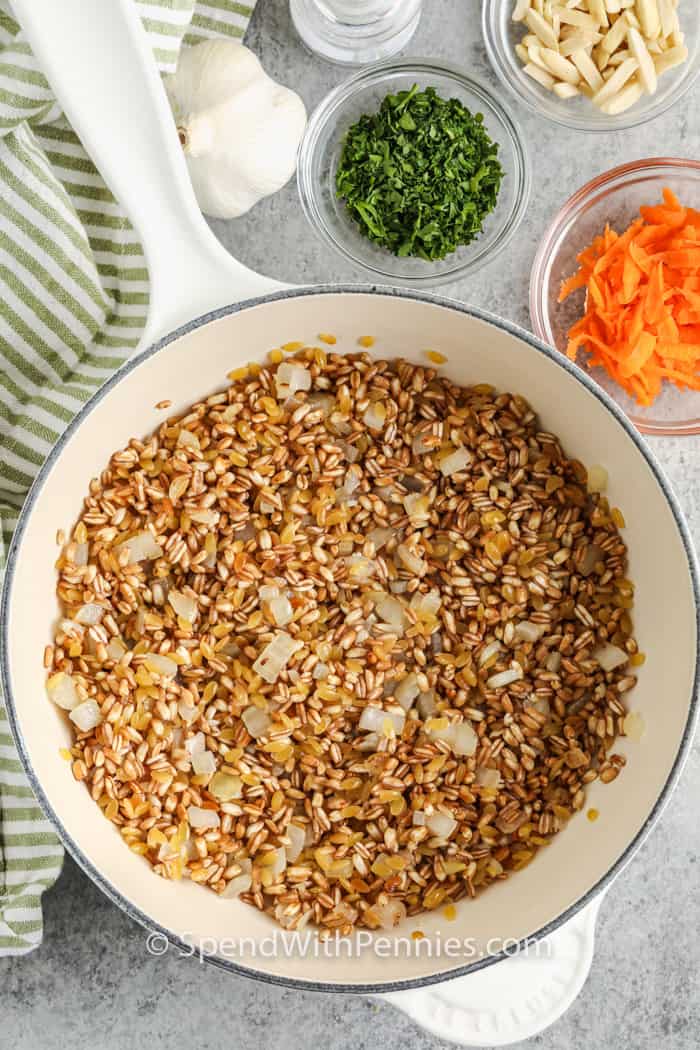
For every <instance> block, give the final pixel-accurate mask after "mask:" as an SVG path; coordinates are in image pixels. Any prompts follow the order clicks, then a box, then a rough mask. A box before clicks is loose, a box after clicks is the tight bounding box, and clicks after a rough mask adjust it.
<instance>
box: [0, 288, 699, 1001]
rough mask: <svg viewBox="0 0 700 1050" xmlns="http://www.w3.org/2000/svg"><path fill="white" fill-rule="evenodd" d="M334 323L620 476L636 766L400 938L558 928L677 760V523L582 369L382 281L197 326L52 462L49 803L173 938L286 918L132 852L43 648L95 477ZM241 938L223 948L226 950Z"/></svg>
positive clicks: (39, 583)
mask: <svg viewBox="0 0 700 1050" xmlns="http://www.w3.org/2000/svg"><path fill="white" fill-rule="evenodd" d="M322 331H331V332H334V333H335V334H336V335H337V337H338V343H337V346H336V348H335V349H337V350H340V351H343V350H347V351H351V350H355V349H357V347H356V339H357V337H358V336H359V335H365V334H372V335H374V336H375V337H376V340H377V341H376V346H375V348H374V349H373V351H372V352H373V353H377V354H378V355H381V356H387V357H394V356H405V357H407V358H409V359H412V360H416V361H421V360H422V361H425V357H424V351H425V350H426V349H434V350H439V351H441V352H442V353H444V354H446V355H447V357H448V363H447V364H446V365H444V366H443V368H444V370H445V371H446V372H447V373H448V374H449V375H450V376H451V378H453V379H455V380H456V381H458V382H461V383H472V382H490V383H493V384H494V385H496V386H497V387H499V388H501V389H510V390H514V391H518V392H520V393H521V394H523V395H524V396H525V397H527V398H528V399H529V400H530V401H531V402H532V404H533V406H534V407H535V408H536V409H537V410H538V411H539V413H540V416H541V419H542V422H543V425H544V426H545V427H546V429H548V430H551V431H554V432H556V433H557V434H558V435H560V436H561V438H562V440H563V443H564V447H565V448H566V450H567V451H568V452H569V454H571V455H575V456H576V457H578V458H579V459H581V460H583V461H584V462H585V463H587V464H588V465H591V464H594V463H601V464H603V465H605V467H606V468H607V469H608V471H609V474H610V479H611V480H610V486H609V495H610V498H611V501H612V503H613V504H614V505H617V506H619V507H621V508H622V510H623V512H624V515H625V518H626V520H627V528H626V530H625V538H626V540H627V542H628V544H629V549H630V562H631V566H630V574H631V576H632V578H633V579H634V580H635V583H636V587H637V591H636V611H635V624H636V635H637V638H638V640H639V644H640V648H641V649H642V650H643V651H644V652H646V653H647V662H646V664H645V666H644V667H643V668H642V669H641V672H640V680H639V684H638V686H637V688H636V689H635V691H634V692H633V693H632V695H631V705H630V706H631V707H632V709H634V710H636V711H640V712H641V713H642V714H643V717H644V719H645V722H646V727H647V729H646V733H645V734H644V736H643V738H642V740H641V741H640V742H639V743H633V742H621V744H620V748H619V749H620V750H621V751H623V752H624V753H626V754H627V755H628V767H627V769H626V770H625V771H624V772H623V774H622V775H621V776H620V777H619V778H618V780H617V781H615V782H614V783H613V784H611V785H609V786H607V787H606V786H602V785H599V784H595V785H594V786H593V787H592V789H591V790H590V793H589V800H588V803H587V805H592V806H595V807H597V808H598V809H599V810H600V814H601V815H600V818H599V820H598V821H597V822H596V823H591V822H589V821H588V820H586V818H585V816H584V815H579V816H578V817H577V818H576V819H574V820H573V821H572V822H571V824H570V825H569V827H568V828H567V829H566V830H565V831H564V832H563V833H562V834H561V835H559V836H557V838H556V840H555V841H554V843H553V844H552V845H551V846H550V847H548V848H547V849H546V850H544V851H543V852H542V854H541V855H540V856H539V857H538V858H537V859H536V861H535V862H534V863H533V864H532V865H531V866H530V867H529V868H527V869H525V870H524V871H522V872H520V873H518V874H517V875H516V876H514V877H513V878H511V879H509V880H507V881H506V882H504V883H502V884H500V885H499V886H497V887H493V888H491V889H489V890H488V892H486V893H484V894H483V896H481V897H480V898H478V899H477V900H476V901H465V902H462V903H460V904H459V905H458V909H457V918H456V920H455V921H451V922H450V921H448V920H446V919H445V917H444V916H443V915H442V913H441V912H440V911H438V912H437V913H436V914H432V915H430V916H420V917H418V918H416V919H412V920H409V921H407V922H406V924H405V926H404V927H402V928H400V929H399V930H398V931H397V933H399V934H401V935H404V936H405V935H408V934H410V932H411V931H412V930H415V929H421V930H422V931H423V932H424V933H425V934H426V936H430V935H431V934H434V933H436V931H440V933H441V935H442V937H443V938H446V937H448V936H449V937H473V938H476V939H477V940H478V941H479V942H481V943H485V942H487V941H488V940H489V939H490V938H516V939H518V940H519V939H522V938H524V937H527V936H529V935H531V934H532V933H533V932H535V931H538V930H540V929H542V928H543V927H545V926H546V925H547V924H549V923H551V922H552V921H553V920H555V919H556V918H557V917H558V916H560V915H562V914H563V913H564V912H565V911H566V910H567V909H568V908H570V907H571V906H572V905H573V904H575V902H576V901H578V900H579V899H581V898H582V897H583V896H584V895H585V894H586V893H587V892H588V891H589V890H590V889H591V888H592V887H593V886H595V885H596V884H597V883H598V882H599V881H600V880H601V878H603V877H604V876H605V875H606V873H607V872H608V871H609V870H610V869H611V868H612V867H613V866H614V865H615V863H616V862H617V861H618V859H619V858H620V857H621V856H622V855H623V854H624V853H625V851H626V850H627V849H628V847H629V845H630V843H631V842H632V841H633V840H634V839H635V837H636V836H637V835H638V833H639V832H640V830H641V829H642V828H643V827H644V825H645V823H646V821H647V819H648V817H649V814H650V812H651V811H652V809H653V808H654V805H655V803H656V801H657V799H658V797H659V795H660V794H661V793H662V791H663V789H664V786H665V784H666V782H667V780H668V778H669V775H670V774H671V771H672V769H673V767H674V763H675V762H676V759H677V756H678V752H679V748H680V745H681V740H682V738H683V734H684V731H685V730H686V727H687V724H688V720H689V717H690V711H691V698H692V693H693V682H694V676H695V661H696V609H695V600H694V593H693V586H692V582H691V572H690V569H689V561H688V557H689V556H688V554H687V552H686V550H685V547H684V544H683V541H682V537H681V534H680V532H679V528H678V525H677V523H676V520H675V518H674V515H673V513H672V511H671V509H670V506H669V504H668V501H667V499H666V497H665V495H664V493H663V491H662V488H661V486H660V485H659V483H658V481H657V479H656V478H655V476H654V473H653V471H652V469H651V468H650V466H649V464H648V463H647V461H646V460H645V458H644V456H643V455H642V453H641V452H640V450H639V448H638V447H637V446H636V444H635V442H634V440H633V439H632V438H631V436H630V435H629V434H628V433H627V432H626V431H625V429H624V428H623V427H622V426H621V425H620V423H619V422H618V421H617V419H616V418H615V417H614V415H613V414H612V413H611V412H610V411H609V410H608V408H607V407H606V406H605V405H604V404H603V403H602V402H601V401H600V400H599V399H598V398H597V397H596V396H595V395H594V394H593V393H591V391H589V390H588V389H587V388H586V387H585V386H584V385H583V384H582V383H581V382H580V381H579V380H578V379H576V378H575V377H574V376H573V375H571V374H570V373H569V372H567V371H566V370H565V369H564V368H562V367H561V366H560V365H559V364H557V363H556V362H555V361H553V360H552V359H550V358H548V357H547V356H546V355H545V354H543V353H541V352H539V351H538V350H536V349H535V348H533V347H532V346H530V345H529V344H528V343H526V342H525V341H523V340H521V339H519V338H518V337H517V336H516V335H513V334H511V333H509V332H508V331H506V330H504V329H501V328H499V327H498V326H496V325H494V324H491V323H487V322H486V321H483V320H480V319H477V318H475V317H472V316H470V315H469V314H467V313H464V312H462V311H460V310H458V309H454V308H451V307H450V306H449V305H447V304H437V303H432V302H429V301H424V300H420V299H415V298H406V299H404V298H401V297H400V296H398V295H386V294H381V293H369V292H367V293H348V292H346V293H342V292H334V293H330V294H310V295H301V296H291V297H287V298H281V299H277V300H273V301H269V302H264V303H261V304H257V305H253V306H250V307H247V308H244V309H242V310H240V311H239V312H234V313H231V314H229V315H227V316H224V317H222V318H220V319H218V320H215V321H213V322H210V323H208V324H205V325H203V326H201V327H198V328H195V329H194V330H193V331H191V332H189V333H188V334H186V335H184V336H182V337H181V338H179V339H178V340H176V341H174V342H172V343H170V344H169V345H167V346H165V347H164V348H163V349H161V350H160V351H159V352H157V353H155V354H154V355H152V356H150V357H148V358H147V359H146V360H144V361H142V362H141V363H140V364H139V365H138V366H137V367H136V368H134V369H133V370H132V371H131V372H129V373H128V374H126V375H125V376H124V377H123V378H122V379H121V381H120V382H118V383H117V384H116V385H115V386H113V387H112V389H111V390H109V392H108V393H107V394H106V395H105V396H104V397H103V398H102V399H101V400H100V401H99V402H98V403H97V404H96V405H95V407H94V408H93V409H92V411H91V412H90V413H89V414H88V415H86V416H85V418H84V419H83V420H82V422H81V424H80V426H79V427H78V428H77V430H76V431H75V432H74V433H73V434H72V436H71V437H70V439H69V440H68V442H67V444H66V445H65V446H64V447H63V449H62V450H61V452H60V454H59V455H58V457H57V458H56V459H55V461H54V463H53V466H52V469H51V470H50V472H49V473H48V476H47V477H46V479H45V482H44V484H43V487H42V488H41V490H40V491H39V492H38V494H37V495H36V499H35V502H34V506H33V509H32V511H31V514H30V515H29V518H28V521H27V524H26V529H25V532H24V535H23V537H22V540H21V544H20V546H19V549H18V554H17V559H16V564H15V567H14V577H13V581H12V586H11V592H10V595H9V606H8V617H9V620H8V629H9V646H8V652H7V654H6V657H7V669H8V674H9V680H10V683H11V689H12V700H11V702H12V705H13V708H14V716H15V720H16V725H17V728H18V730H19V733H20V735H21V737H22V739H23V746H24V748H25V750H26V753H27V754H28V756H29V759H30V761H31V765H32V768H33V771H34V774H35V776H36V778H37V780H38V783H39V784H40V786H41V789H42V790H43V792H44V793H45V796H46V799H47V800H48V803H49V805H50V806H51V808H52V809H53V811H54V813H55V814H57V816H58V818H59V820H60V822H61V824H62V825H63V828H64V829H65V833H66V835H67V836H69V838H70V839H71V840H72V841H73V843H75V846H76V847H77V849H78V850H79V851H81V852H82V853H83V854H84V855H85V857H87V858H88V860H89V862H90V864H91V865H92V866H93V867H94V869H96V871H97V872H98V873H99V876H100V877H101V879H102V880H103V882H106V883H108V884H110V886H111V887H113V889H114V890H115V891H116V892H117V893H118V894H119V895H121V897H122V898H124V899H125V900H126V901H127V902H129V905H130V907H131V910H132V911H133V910H138V911H139V912H140V913H142V916H145V917H146V918H147V920H150V921H152V922H154V923H157V924H158V925H160V926H162V927H164V928H165V929H166V930H169V931H171V932H172V933H173V934H175V935H176V936H177V937H179V938H184V939H189V940H193V941H197V940H199V939H200V938H204V939H210V938H214V939H216V940H221V939H222V938H234V939H237V938H241V937H247V938H255V939H257V940H260V939H262V938H265V937H267V936H268V935H269V933H270V932H271V931H272V930H273V929H275V927H274V925H273V923H272V922H271V920H269V919H268V918H267V917H265V916H263V915H261V914H260V913H258V912H257V911H256V910H254V909H253V908H250V907H248V906H246V905H244V904H242V903H240V902H238V901H222V900H220V899H218V898H217V897H216V896H215V895H214V894H212V893H210V892H207V891H205V890H203V889H201V888H200V887H198V886H196V885H193V884H190V883H186V882H182V883H169V882H166V881H163V880H161V879H159V878H158V877H157V876H156V875H154V874H153V873H152V871H151V869H150V867H149V866H148V864H147V863H146V862H145V861H144V860H143V859H141V858H140V857H137V856H135V855H134V854H132V853H130V852H129V850H128V849H127V848H126V846H125V845H124V844H123V842H122V840H121V839H120V837H119V835H118V834H117V832H116V831H115V829H114V827H113V826H112V825H111V824H110V823H108V822H107V821H106V820H105V819H104V818H103V817H102V815H101V813H100V811H99V809H98V808H97V806H96V805H95V804H94V803H93V802H92V801H91V799H90V797H89V794H88V792H87V791H86V790H85V788H84V786H83V785H81V784H78V783H76V782H75V781H74V780H73V778H72V776H71V773H70V768H69V766H68V764H67V763H66V762H65V761H64V760H63V759H62V758H61V757H60V756H59V748H60V747H62V746H66V745H67V744H68V742H69V740H70V736H71V734H70V732H69V729H68V725H67V722H66V719H65V717H64V713H63V712H61V711H59V710H58V709H56V708H55V707H53V705H52V704H51V703H50V702H49V701H48V699H47V698H46V694H45V689H44V679H45V674H44V671H43V668H42V651H43V647H44V645H45V644H46V643H47V642H48V641H49V640H50V638H51V631H52V625H53V622H54V620H55V617H56V613H57V604H56V601H55V598H54V589H55V570H54V562H55V559H56V555H57V547H56V539H55V537H56V530H57V528H59V527H63V528H65V529H66V530H68V529H70V527H71V525H72V524H73V523H74V521H75V519H76V516H77V514H78V512H79V509H80V506H81V502H82V498H83V495H84V493H85V492H86V491H87V488H88V484H89V481H90V479H91V478H92V477H94V476H95V475H97V474H98V473H99V472H100V470H101V468H102V467H103V466H104V464H105V463H106V462H107V460H108V458H109V456H110V454H111V453H112V452H113V451H114V450H115V449H117V448H120V447H121V446H122V445H123V444H125V443H126V442H127V441H128V440H129V438H131V437H132V436H134V435H138V436H144V435H146V434H148V433H149V432H150V431H151V430H152V429H153V428H154V427H155V426H156V425H158V424H159V423H160V422H161V421H162V419H163V418H164V415H165V413H164V412H163V411H162V410H161V411H158V410H156V409H155V407H154V406H155V404H156V402H158V401H160V400H162V399H164V398H168V399H170V400H171V401H172V403H173V407H172V409H169V410H168V414H172V413H173V412H175V411H178V410H180V409H184V408H185V407H186V406H187V405H189V404H191V403H192V401H194V400H196V399H197V398H198V397H200V396H203V395H206V394H209V393H211V392H213V391H214V390H216V389H218V388H221V387H222V386H223V385H225V383H226V379H225V376H226V373H227V372H228V371H229V370H230V369H231V368H234V367H236V366H238V365H240V364H243V363H245V362H247V361H249V360H254V359H258V360H262V359H263V358H264V355H265V354H266V352H267V351H268V350H269V349H270V348H272V347H274V346H278V345H279V344H280V343H283V342H287V341H289V340H292V339H294V340H296V339H304V340H309V341H313V342H315V341H316V339H317V333H318V332H322ZM228 951H230V949H228ZM228 958H229V960H230V961H233V962H235V963H238V964H239V965H243V966H245V965H248V966H250V968H251V969H252V970H254V971H258V972H262V973H265V974H268V975H271V976H273V977H277V978H289V979H292V980H296V981H311V982H319V983H325V984H327V985H328V984H343V985H368V984H375V985H381V984H384V983H391V982H397V981H404V980H412V979H420V978H425V977H427V976H430V975H435V974H437V973H442V972H447V971H449V970H451V969H455V968H463V967H464V965H465V963H466V962H469V961H471V960H467V959H463V958H446V957H442V958H435V957H433V958H430V957H427V955H426V956H424V957H421V958H410V959H408V958H406V957H405V955H404V956H402V957H399V958H379V957H377V956H376V955H374V954H373V953H372V952H369V951H367V952H365V953H364V954H363V955H362V957H361V958H360V959H358V958H352V959H348V958H344V957H343V958H340V959H328V958H324V957H323V956H321V957H319V958H314V957H313V956H311V955H310V956H307V957H305V958H299V957H293V958H285V957H284V956H283V957H278V958H251V957H250V954H247V955H246V956H244V957H243V958H238V957H236V956H235V955H230V954H229V955H228Z"/></svg>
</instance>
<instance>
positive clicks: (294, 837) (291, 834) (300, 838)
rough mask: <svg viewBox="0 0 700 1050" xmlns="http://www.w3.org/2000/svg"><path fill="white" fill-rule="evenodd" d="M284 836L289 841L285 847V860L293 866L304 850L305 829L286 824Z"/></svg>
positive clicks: (296, 825)
mask: <svg viewBox="0 0 700 1050" xmlns="http://www.w3.org/2000/svg"><path fill="white" fill-rule="evenodd" d="M285 835H286V836H287V838H288V839H289V845H288V846H285V850H286V853H287V860H288V861H289V863H290V864H293V863H294V861H295V860H297V859H298V857H299V854H300V853H301V851H302V850H303V848H304V844H305V842H306V830H305V828H300V827H299V825H298V824H288V825H287V827H286V829H285Z"/></svg>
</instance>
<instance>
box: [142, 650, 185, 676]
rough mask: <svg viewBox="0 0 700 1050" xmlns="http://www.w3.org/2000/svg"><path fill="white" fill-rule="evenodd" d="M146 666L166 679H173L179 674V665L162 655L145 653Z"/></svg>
mask: <svg viewBox="0 0 700 1050" xmlns="http://www.w3.org/2000/svg"><path fill="white" fill-rule="evenodd" d="M143 662H144V666H145V667H146V668H147V669H148V670H149V671H152V672H153V674H158V675H160V676H161V677H164V678H173V677H174V676H175V675H176V674H177V666H178V665H177V664H176V663H175V661H174V660H171V659H170V657H169V656H164V655H163V654H162V653H145V655H144V661H143Z"/></svg>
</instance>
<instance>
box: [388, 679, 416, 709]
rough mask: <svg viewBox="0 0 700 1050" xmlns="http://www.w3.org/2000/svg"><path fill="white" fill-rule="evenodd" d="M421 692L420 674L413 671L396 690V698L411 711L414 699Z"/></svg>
mask: <svg viewBox="0 0 700 1050" xmlns="http://www.w3.org/2000/svg"><path fill="white" fill-rule="evenodd" d="M419 693H420V687H419V685H418V675H417V674H414V673H413V672H411V674H408V675H406V677H405V678H404V679H402V680H401V681H400V682H399V684H398V685H397V686H396V689H395V690H394V699H395V700H396V702H397V704H400V705H401V707H402V708H403V709H404V711H409V710H410V709H411V708H412V707H413V701H414V700H415V699H416V697H417V696H418V694H419Z"/></svg>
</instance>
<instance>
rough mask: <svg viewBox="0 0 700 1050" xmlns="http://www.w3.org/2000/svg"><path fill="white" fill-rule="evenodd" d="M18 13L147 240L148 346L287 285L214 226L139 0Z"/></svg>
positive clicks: (74, 0)
mask: <svg viewBox="0 0 700 1050" xmlns="http://www.w3.org/2000/svg"><path fill="white" fill-rule="evenodd" d="M13 8H14V12H15V15H16V17H17V19H18V20H19V22H20V24H21V26H22V29H23V31H24V35H25V36H26V38H27V40H28V42H29V44H30V45H31V47H32V50H33V52H34V54H35V56H36V58H37V60H38V62H39V64H40V66H41V68H42V69H43V70H44V72H45V74H46V76H47V78H48V81H49V83H50V84H51V87H52V88H53V90H54V92H55V94H56V97H57V98H58V100H59V102H60V104H61V106H62V107H63V110H64V112H65V114H66V116H67V117H68V119H69V120H70V122H71V124H72V125H73V128H74V129H75V131H76V132H77V134H78V136H79V138H80V139H81V141H82V143H83V146H84V147H85V149H86V150H87V152H88V153H89V154H90V156H91V157H92V159H93V161H94V162H95V164H96V165H97V167H98V168H99V170H100V173H101V174H102V176H103V178H104V180H105V182H106V183H107V185H108V186H109V188H110V190H111V191H112V192H113V193H114V195H115V197H116V198H117V199H118V200H119V202H120V204H121V205H122V207H123V208H124V209H125V211H126V213H127V214H128V216H129V218H130V219H131V221H132V223H133V225H134V226H135V228H136V230H137V231H138V234H139V236H140V238H141V241H142V243H143V247H144V251H145V254H146V261H147V264H148V271H149V279H150V303H149V316H148V324H147V328H146V332H145V333H144V337H143V340H142V343H143V345H146V344H147V343H150V342H152V341H153V340H154V339H155V338H157V337H159V336H161V335H164V334H165V333H166V332H170V331H172V330H173V329H174V328H177V327H179V325H181V324H183V323H185V322H186V321H189V320H191V319H192V318H193V317H195V316H198V315H200V314H203V313H206V312H208V311H209V310H213V309H216V308H217V307H220V306H223V305H227V304H229V303H231V302H235V301H237V300H239V299H245V298H248V297H251V296H256V295H261V294H264V293H266V292H269V291H273V290H276V289H280V288H283V287H286V286H285V285H282V284H280V283H279V282H277V281H273V280H271V279H269V278H267V277H262V276H260V275H259V274H257V273H254V272H253V271H252V270H249V269H248V268H247V267H245V266H243V264H242V263H239V262H237V261H236V260H235V259H233V258H232V257H231V256H230V255H229V254H228V252H227V251H226V250H225V248H223V247H222V245H221V244H220V243H219V241H218V240H217V239H216V237H215V236H214V234H213V233H212V232H211V230H210V229H209V227H208V226H207V223H206V221H205V220H204V218H203V216H202V214H201V212H200V210H199V206H198V204H197V201H196V198H195V195H194V191H193V189H192V184H191V182H190V178H189V174H188V171H187V165H186V163H185V159H184V155H183V152H182V148H181V146H180V142H179V140H178V136H177V132H176V130H175V124H174V121H173V118H172V114H171V111H170V106H169V103H168V100H167V97H166V94H165V90H164V88H163V85H162V83H161V80H160V76H159V73H158V70H157V68H156V64H155V62H154V59H153V55H152V53H151V49H150V46H149V42H148V38H147V36H146V33H145V30H144V28H143V26H142V24H141V20H140V18H139V16H138V13H137V5H136V3H135V2H134V0H88V2H87V3H86V2H85V0H61V2H60V3H57V2H56V0H13Z"/></svg>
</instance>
